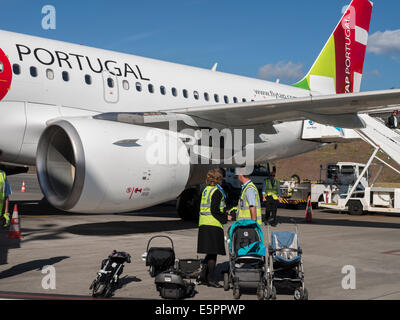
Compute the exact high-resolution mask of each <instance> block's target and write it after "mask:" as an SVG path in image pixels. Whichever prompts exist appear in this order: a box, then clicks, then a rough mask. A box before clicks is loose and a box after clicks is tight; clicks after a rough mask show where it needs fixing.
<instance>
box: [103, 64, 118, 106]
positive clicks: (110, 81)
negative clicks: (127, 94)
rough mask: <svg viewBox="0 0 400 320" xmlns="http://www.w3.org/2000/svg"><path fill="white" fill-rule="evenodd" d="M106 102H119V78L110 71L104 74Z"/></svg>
mask: <svg viewBox="0 0 400 320" xmlns="http://www.w3.org/2000/svg"><path fill="white" fill-rule="evenodd" d="M103 87H104V100H105V101H106V102H108V103H117V102H118V100H119V89H118V77H117V76H116V75H113V74H112V73H111V72H109V71H104V72H103Z"/></svg>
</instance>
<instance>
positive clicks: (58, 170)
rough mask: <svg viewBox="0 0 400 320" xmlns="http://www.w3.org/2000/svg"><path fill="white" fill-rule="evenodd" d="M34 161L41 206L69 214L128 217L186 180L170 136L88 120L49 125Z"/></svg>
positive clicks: (186, 167) (184, 157) (181, 152)
mask: <svg viewBox="0 0 400 320" xmlns="http://www.w3.org/2000/svg"><path fill="white" fill-rule="evenodd" d="M36 159H37V160H36V165H37V171H38V178H39V183H40V186H41V189H42V191H43V193H44V195H45V196H46V198H47V200H48V201H49V202H50V203H51V204H52V205H53V206H55V207H56V208H59V209H61V210H66V211H72V212H82V213H95V212H96V213H105V212H109V213H111V212H128V211H132V210H138V209H142V208H145V207H148V206H152V205H155V204H158V203H162V202H165V201H169V200H171V199H175V198H176V197H178V196H179V195H180V194H181V192H182V191H183V190H184V189H185V186H186V183H187V182H188V180H189V175H190V158H189V154H188V152H187V149H186V147H185V145H184V144H183V142H182V141H181V139H179V137H178V136H177V134H176V133H173V132H170V131H167V130H161V129H154V128H148V127H142V126H137V125H131V124H125V123H119V122H112V121H104V120H95V119H92V118H71V119H67V120H58V121H55V122H53V123H51V124H50V125H49V126H48V127H47V128H46V130H45V131H44V132H43V134H42V136H41V138H40V141H39V144H38V149H37V157H36Z"/></svg>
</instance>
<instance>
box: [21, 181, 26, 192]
mask: <svg viewBox="0 0 400 320" xmlns="http://www.w3.org/2000/svg"><path fill="white" fill-rule="evenodd" d="M21 192H26V186H25V181H22V187H21Z"/></svg>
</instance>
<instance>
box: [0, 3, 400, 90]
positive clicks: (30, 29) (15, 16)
mask: <svg viewBox="0 0 400 320" xmlns="http://www.w3.org/2000/svg"><path fill="white" fill-rule="evenodd" d="M349 2H350V1H347V0H323V1H321V0H303V1H299V0H286V1H280V2H278V1H266V0H263V1H251V0H249V1H237V0H229V1H228V0H186V1H183V0H182V1H178V0H170V1H166V0H159V1H151V0H149V1H136V0H119V1H102V0H85V1H75V0H70V1H65V0H58V1H54V0H53V1H51V0H47V1H39V0H35V1H32V0H13V1H7V2H4V3H2V8H1V13H2V17H1V19H0V29H3V30H9V31H14V32H20V33H26V34H32V35H36V36H41V37H47V38H52V39H57V40H62V41H67V42H73V43H79V44H83V45H89V46H94V47H98V48H104V49H110V50H115V51H121V52H126V53H131V54H136V55H140V56H146V57H151V58H156V59H161V60H167V61H172V62H177V63H182V64H187V65H193V66H198V67H202V68H211V67H212V66H213V64H214V63H215V62H218V63H219V66H218V70H220V71H223V72H228V73H234V74H240V75H244V76H249V77H256V78H259V77H261V76H263V77H266V78H269V79H271V80H275V79H274V78H276V77H279V78H281V82H283V83H293V82H296V81H297V80H299V79H300V78H301V77H302V76H303V75H304V74H305V73H306V72H307V71H308V69H309V68H310V67H311V65H312V63H313V62H314V60H315V59H316V57H317V56H318V54H319V52H320V50H321V49H322V47H323V45H324V44H325V42H326V41H327V40H328V37H329V36H330V34H331V32H332V31H333V28H334V27H335V26H336V24H337V22H338V21H339V19H340V16H341V11H342V8H343V6H345V5H347V4H349ZM48 4H50V5H53V6H54V7H55V8H56V19H57V20H56V23H57V24H56V30H43V29H42V26H41V22H42V18H43V16H44V15H42V13H41V11H42V7H43V6H44V5H48ZM399 12H400V1H398V0H375V1H374V10H373V13H372V15H373V16H372V22H371V29H370V40H369V43H368V52H367V56H366V61H365V66H364V78H363V83H362V87H361V90H362V91H366V90H379V89H389V88H392V87H396V88H400V75H399V71H400V18H399ZM385 31H386V32H385ZM389 31H390V32H389ZM265 66H267V67H265ZM263 67H264V69H262V68H263ZM260 70H264V71H265V70H267V71H268V73H267V74H265V73H263V72H261V71H260Z"/></svg>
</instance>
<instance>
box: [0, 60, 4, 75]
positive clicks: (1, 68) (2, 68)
mask: <svg viewBox="0 0 400 320" xmlns="http://www.w3.org/2000/svg"><path fill="white" fill-rule="evenodd" d="M3 70H4V66H3V62H1V61H0V73H3Z"/></svg>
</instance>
